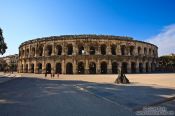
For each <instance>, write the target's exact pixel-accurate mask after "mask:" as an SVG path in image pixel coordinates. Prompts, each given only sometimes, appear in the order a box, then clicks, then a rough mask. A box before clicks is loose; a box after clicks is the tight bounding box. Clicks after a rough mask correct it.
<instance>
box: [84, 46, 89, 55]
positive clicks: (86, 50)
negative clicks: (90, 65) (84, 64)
mask: <svg viewBox="0 0 175 116" xmlns="http://www.w3.org/2000/svg"><path fill="white" fill-rule="evenodd" d="M84 51H85V55H89V47H88V45H85V48H84Z"/></svg>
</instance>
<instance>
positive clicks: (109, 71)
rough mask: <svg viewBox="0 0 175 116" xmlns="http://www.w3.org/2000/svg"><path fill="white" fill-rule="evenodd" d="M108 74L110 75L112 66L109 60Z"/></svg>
mask: <svg viewBox="0 0 175 116" xmlns="http://www.w3.org/2000/svg"><path fill="white" fill-rule="evenodd" d="M107 71H108V74H111V73H112V64H111V60H108V69H107Z"/></svg>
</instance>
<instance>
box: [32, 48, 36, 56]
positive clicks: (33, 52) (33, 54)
mask: <svg viewBox="0 0 175 116" xmlns="http://www.w3.org/2000/svg"><path fill="white" fill-rule="evenodd" d="M32 56H35V48H34V47H33V48H32Z"/></svg>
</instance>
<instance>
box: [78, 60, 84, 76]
mask: <svg viewBox="0 0 175 116" xmlns="http://www.w3.org/2000/svg"><path fill="white" fill-rule="evenodd" d="M78 74H84V63H83V62H79V63H78Z"/></svg>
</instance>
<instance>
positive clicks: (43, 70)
mask: <svg viewBox="0 0 175 116" xmlns="http://www.w3.org/2000/svg"><path fill="white" fill-rule="evenodd" d="M42 73H43V74H45V73H46V63H45V60H43V61H42Z"/></svg>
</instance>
